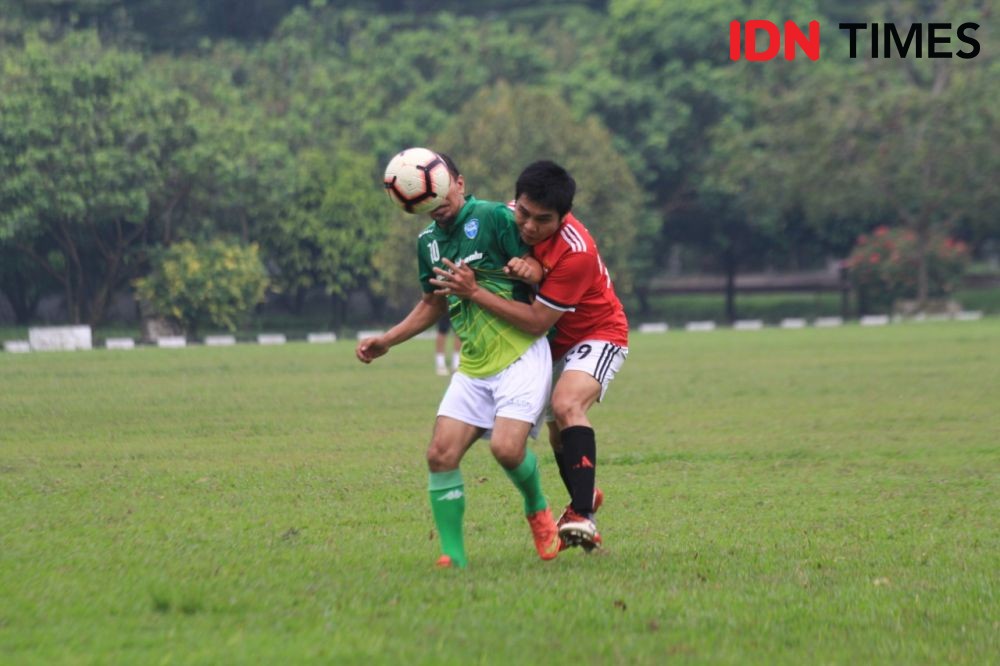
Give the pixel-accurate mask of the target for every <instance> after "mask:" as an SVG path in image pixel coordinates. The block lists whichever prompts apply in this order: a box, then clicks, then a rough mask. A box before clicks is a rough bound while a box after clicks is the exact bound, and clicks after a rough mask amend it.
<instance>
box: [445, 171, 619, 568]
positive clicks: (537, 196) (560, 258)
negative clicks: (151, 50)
mask: <svg viewBox="0 0 1000 666" xmlns="http://www.w3.org/2000/svg"><path fill="white" fill-rule="evenodd" d="M575 193H576V182H575V181H574V180H573V178H572V176H570V174H569V173H568V172H567V171H566V170H565V169H563V168H562V167H561V166H559V165H558V164H556V163H554V162H549V161H540V162H535V163H533V164H530V165H529V166H528V167H526V168H525V169H524V171H523V172H522V173H521V175H520V177H519V178H518V179H517V185H516V188H515V202H514V206H515V208H514V215H515V218H516V221H517V226H518V229H519V230H520V233H521V238H522V239H523V240H524V242H526V243H527V244H528V245H531V246H532V256H533V257H534V258H535V259H536V260H537V261H538V262H540V263H541V265H542V269H543V271H544V279H543V281H542V283H541V285H540V288H539V291H538V295H537V297H536V298H535V301H534V303H532V304H531V305H527V304H525V303H519V302H514V301H509V300H503V299H500V298H498V297H496V295H495V294H492V293H491V292H490V291H489V290H487V289H483V288H481V287H480V286H479V285H478V284H477V282H476V274H475V272H474V271H473V270H471V269H470V267H467V266H456V265H451V264H447V263H446V264H445V269H446V270H447V271H451V274H447V275H446V274H445V270H440V269H435V272H437V273H438V274H439V275H441V276H442V277H446V278H447V279H446V280H443V281H434V280H432V281H431V282H432V284H434V285H436V286H438V287H439V293H442V294H448V295H450V296H459V297H461V298H463V299H465V300H467V301H469V302H471V303H475V304H476V305H479V306H481V307H483V308H484V309H486V310H488V311H490V312H492V313H494V314H496V315H497V316H499V317H502V318H503V319H504V320H506V321H508V322H510V323H512V324H514V325H515V326H517V327H518V328H520V329H521V330H524V331H526V332H528V333H530V334H532V335H541V334H544V333H545V332H546V331H548V330H549V328H550V327H552V326H553V325H554V326H555V334H554V335H553V336H552V337H551V340H550V342H551V345H552V358H553V359H554V361H555V367H554V370H553V375H554V377H553V381H555V389H554V390H553V392H552V399H551V415H552V416H553V417H554V418H555V422H554V423H552V422H550V423H549V442H550V443H551V444H552V449H553V451H554V453H555V458H556V463H557V464H558V466H559V475H560V476H561V477H562V480H563V483H564V484H566V489H567V490H569V493H570V497H571V498H572V499H571V502H570V504H569V506H567V507H566V510H565V511H564V512H563V514H562V516H561V517H560V519H559V531H560V536H561V537H562V538H563V540H564V543H565V544H566V545H580V546H582V547H583V548H585V549H586V550H591V549H593V548H594V547H596V546H599V545H600V544H601V536H600V534H599V533H598V531H597V526H596V524H595V523H594V512H595V511H597V508H598V506H600V504H601V502H602V501H603V494H602V493H601V491H600V490H598V489H597V488H596V485H595V468H596V465H597V443H596V438H595V436H594V429H593V427H592V426H591V424H590V421H589V419H588V418H587V410H589V409H590V407H591V406H592V405H593V404H594V403H595V402H600V400H601V399H602V398H603V397H604V394H605V392H606V391H607V389H608V385H609V384H610V383H611V380H612V379H614V377H615V374H616V373H617V372H618V371H619V370H620V369H621V366H622V363H624V361H625V357H626V356H627V355H628V320H627V319H626V317H625V311H624V309H623V308H622V304H621V301H619V300H618V296H617V295H616V294H615V290H614V286H613V285H612V284H611V277H610V276H609V275H608V270H607V268H605V266H604V263H603V262H602V261H601V257H600V255H599V254H598V252H597V245H596V243H595V242H594V239H593V238H592V237H591V236H590V233H589V232H588V231H587V229H586V227H584V226H583V225H582V224H581V223H580V222H579V220H577V219H576V218H575V217H573V215H572V214H571V213H570V210H571V209H572V207H573V196H574V195H575ZM508 270H509V271H510V272H511V273H512V274H514V275H518V276H528V275H530V274H531V272H532V271H533V270H535V268H534V267H533V266H532V262H530V261H525V260H524V259H520V258H512V259H511V260H510V262H508Z"/></svg>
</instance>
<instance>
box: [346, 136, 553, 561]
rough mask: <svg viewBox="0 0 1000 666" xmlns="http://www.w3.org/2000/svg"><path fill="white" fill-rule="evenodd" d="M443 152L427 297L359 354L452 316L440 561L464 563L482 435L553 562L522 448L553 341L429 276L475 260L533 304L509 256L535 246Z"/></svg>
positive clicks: (443, 421) (492, 287) (441, 421)
mask: <svg viewBox="0 0 1000 666" xmlns="http://www.w3.org/2000/svg"><path fill="white" fill-rule="evenodd" d="M441 158H442V159H443V160H444V161H445V162H446V163H447V165H448V171H449V172H450V174H451V188H450V190H449V192H448V197H447V199H446V201H445V203H443V204H442V205H440V206H438V207H437V208H435V209H434V210H433V211H431V213H430V216H431V218H432V219H433V222H432V223H431V224H430V225H429V226H428V227H427V228H426V229H424V230H423V231H422V232H421V233H420V234H419V235H418V236H417V256H418V264H419V269H420V283H421V286H422V288H423V291H424V294H423V297H422V298H421V300H420V301H419V302H418V303H417V304H416V305H415V306H414V308H413V310H411V311H410V313H409V314H408V315H407V316H406V317H405V318H404V319H403V320H402V321H400V322H399V323H398V324H396V325H395V326H393V327H392V328H391V329H389V331H387V332H386V333H385V334H383V335H380V336H377V337H371V338H366V339H364V340H362V341H360V342H359V343H358V346H357V348H356V349H355V354H356V355H357V357H358V359H359V360H360V361H361V362H363V363H370V362H371V361H373V360H374V359H376V358H378V357H379V356H382V355H384V354H386V353H388V351H389V348H390V347H393V346H395V345H397V344H399V343H401V342H404V341H405V340H408V339H410V338H412V337H413V336H415V335H417V334H418V333H420V332H422V331H424V330H425V329H427V328H428V327H430V326H431V325H433V324H434V322H436V321H437V320H438V319H439V318H440V317H441V316H442V315H444V314H449V315H450V317H451V323H452V327H453V328H454V330H455V332H456V334H457V335H458V337H459V338H460V339H461V341H462V351H461V358H460V363H459V369H458V372H456V373H455V374H454V375H452V378H451V383H450V384H449V386H448V390H447V391H446V392H445V394H444V398H443V399H442V400H441V404H440V406H439V407H438V415H437V420H436V422H435V424H434V433H433V435H432V437H431V442H430V445H429V447H428V449H427V466H428V468H429V470H430V484H429V489H430V502H431V510H432V512H433V514H434V522H435V524H436V525H437V529H438V533H439V534H440V536H441V549H442V551H443V554H442V555H441V557H440V558H439V559H438V566H441V567H453V566H454V567H464V566H466V562H467V557H466V553H465V543H464V538H463V533H462V520H463V516H464V513H465V485H464V482H463V480H462V472H461V470H460V469H459V464H460V462H461V460H462V457H463V456H464V455H465V452H466V451H467V450H468V449H469V447H470V446H472V444H473V443H474V442H475V441H476V440H477V439H479V438H480V437H483V436H488V437H489V438H490V451H491V452H492V453H493V456H494V457H495V458H496V459H497V462H499V463H500V465H501V466H502V467H503V468H504V470H505V471H506V472H507V476H508V477H509V478H510V479H511V481H513V483H514V485H515V486H516V487H517V489H518V490H519V491H520V492H521V495H522V496H523V497H524V510H525V514H526V515H527V518H528V523H529V525H530V526H531V532H532V535H533V538H534V541H535V548H536V550H537V551H538V554H539V556H540V557H541V558H542V559H543V560H549V559H552V558H554V557H555V556H556V555H558V554H559V550H560V547H561V544H562V542H561V540H560V538H559V531H558V528H557V527H556V523H555V520H554V519H553V518H552V511H551V510H550V509H549V507H548V503H547V501H546V499H545V496H544V495H543V494H542V487H541V475H540V474H539V471H538V460H537V458H536V456H535V454H534V452H533V451H532V450H531V449H530V448H528V447H527V445H526V440H527V437H528V435H529V433H530V432H531V431H532V430H533V428H536V425H537V424H539V423H540V422H541V420H542V416H543V412H544V410H545V403H546V400H547V399H548V394H549V391H550V389H551V365H552V356H551V354H550V352H549V345H548V343H547V342H546V341H545V339H544V338H543V337H540V335H541V334H540V333H535V334H529V333H525V332H524V331H522V330H519V329H518V328H516V327H515V326H513V325H511V324H510V323H508V322H506V321H503V320H501V319H499V318H498V317H496V316H495V315H492V314H490V313H489V312H486V311H485V310H483V309H482V308H481V307H480V306H478V305H476V304H475V303H471V302H469V301H463V300H461V299H459V298H458V297H456V296H450V297H448V298H445V297H444V296H442V295H440V294H435V293H434V291H435V286H434V285H432V284H431V282H430V281H431V278H433V277H434V273H433V272H432V269H433V268H438V267H441V266H442V265H443V264H442V262H445V261H447V262H449V263H450V264H451V265H452V266H455V265H463V266H472V267H473V268H475V270H476V271H478V272H479V274H480V276H481V277H480V279H481V281H482V287H481V288H482V289H483V290H484V291H489V292H490V293H491V294H492V295H493V296H495V297H496V298H497V299H499V300H501V301H508V300H511V301H512V300H513V299H521V300H522V301H524V304H525V306H526V307H527V301H528V300H529V297H530V292H531V288H530V287H529V286H528V285H526V284H524V283H523V282H521V281H520V280H518V279H515V278H514V277H512V276H511V275H510V274H508V272H507V271H505V267H506V265H507V263H508V261H510V260H511V259H515V258H518V257H522V256H527V255H528V253H529V252H530V250H531V248H530V247H528V246H527V245H526V244H525V243H524V242H523V241H522V240H521V237H520V235H519V234H518V228H517V225H516V224H515V222H514V215H513V213H512V212H511V210H510V208H509V207H508V206H507V205H505V204H502V203H497V202H491V201H480V200H477V199H475V198H474V197H471V196H470V197H466V196H465V181H464V179H463V178H462V176H461V174H460V173H459V171H458V168H457V167H456V166H455V164H454V162H452V161H451V159H450V158H448V156H446V155H441ZM535 281H536V282H537V275H536V280H535Z"/></svg>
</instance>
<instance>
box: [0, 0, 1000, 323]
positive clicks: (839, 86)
mask: <svg viewBox="0 0 1000 666" xmlns="http://www.w3.org/2000/svg"><path fill="white" fill-rule="evenodd" d="M419 4H420V6H419V7H417V6H416V3H413V2H409V1H407V0H396V1H394V2H392V1H384V2H339V3H333V2H329V3H327V2H322V1H317V0H314V1H313V2H308V3H307V2H294V1H289V0H284V1H283V0H254V1H253V2H240V3H236V2H229V1H217V2H196V1H195V0H186V1H182V2H166V1H165V0H137V1H134V2H128V1H125V0H47V1H46V2H37V3H13V2H10V1H9V0H8V1H0V9H2V10H3V11H2V16H3V18H2V19H0V291H3V293H4V294H5V295H6V296H7V297H8V300H9V301H10V302H11V304H12V306H13V308H14V310H15V312H16V314H17V316H18V319H19V320H22V321H27V320H28V319H29V318H30V317H31V314H32V312H33V311H34V308H35V305H36V304H37V302H38V300H39V298H41V297H42V296H43V295H44V294H46V293H51V292H52V291H54V290H58V291H60V292H61V293H63V294H64V295H65V301H66V303H67V307H68V311H69V316H70V318H71V319H72V321H74V322H89V323H91V324H98V323H100V322H101V321H103V319H104V317H105V316H106V313H107V308H108V304H109V301H110V298H111V296H112V295H113V294H114V293H115V292H117V291H119V290H121V289H123V288H129V287H131V286H132V285H134V284H136V280H137V279H139V278H144V277H146V276H148V274H149V273H150V271H151V269H152V268H153V267H154V266H156V265H157V263H156V262H157V258H158V257H162V256H163V253H164V251H165V250H166V249H167V248H170V247H171V246H173V245H175V244H178V243H186V242H190V243H194V245H198V244H199V243H201V244H207V242H208V241H209V240H213V239H215V240H218V239H225V240H228V241H229V242H231V243H233V244H239V245H242V246H251V245H253V246H254V247H255V248H259V255H260V260H261V261H262V263H263V265H264V266H266V269H267V274H268V275H269V277H270V282H271V284H272V286H273V288H275V289H278V290H280V291H281V292H282V293H283V294H285V296H286V297H287V298H288V299H289V301H290V302H291V303H293V305H294V304H295V303H301V301H302V299H303V298H304V296H305V294H307V293H308V292H309V291H310V290H312V289H314V288H317V287H321V288H323V289H324V290H325V291H326V292H327V293H328V294H329V295H330V298H331V299H332V301H333V302H334V303H335V304H337V305H338V306H339V308H340V309H341V310H342V309H343V307H345V304H346V299H347V296H348V295H349V294H350V293H351V292H354V291H359V290H360V291H364V292H366V293H368V294H369V295H370V296H371V297H372V299H373V301H374V302H375V303H376V304H379V305H380V306H384V307H399V306H404V305H406V304H407V301H408V299H410V298H412V297H413V296H414V294H415V292H414V291H413V289H414V286H413V285H414V283H415V263H414V262H415V260H414V254H413V244H414V240H413V239H414V237H415V234H416V233H417V232H418V231H419V228H420V226H421V225H422V222H419V221H418V220H416V219H414V218H412V217H409V216H406V215H404V214H401V213H399V212H397V211H395V210H394V209H393V207H392V206H391V205H390V204H389V203H388V202H387V201H386V199H385V195H384V194H383V193H382V192H381V191H380V177H381V170H382V168H383V166H384V164H385V163H386V162H387V161H388V159H389V158H390V157H391V156H392V155H393V154H394V153H395V152H397V151H398V150H400V149H402V148H404V147H408V146H411V145H427V146H431V147H434V148H436V149H439V150H443V151H445V152H448V153H449V154H451V155H452V156H453V157H454V158H455V159H456V161H457V162H458V163H459V165H460V166H461V167H462V169H463V171H464V172H465V175H466V179H467V182H468V189H469V191H471V192H472V193H474V194H476V196H479V197H482V198H498V199H504V198H508V197H510V196H511V195H512V187H513V181H514V178H515V177H516V174H517V173H518V172H519V171H520V169H521V168H522V167H523V166H524V165H525V164H527V163H528V162H530V161H532V160H534V159H538V158H542V157H545V158H551V159H555V160H557V161H559V162H562V163H563V164H565V165H566V166H567V167H568V168H569V169H570V171H571V172H572V173H573V174H574V176H575V177H576V178H577V180H578V182H579V197H578V201H577V206H576V210H577V212H578V215H579V217H580V218H581V219H583V220H584V221H585V223H586V224H587V225H588V226H590V227H591V228H592V230H593V231H594V233H595V236H596V237H597V238H598V241H599V243H600V244H601V248H602V254H603V255H604V257H605V259H606V261H607V263H608V264H609V267H610V268H611V270H612V271H613V274H614V276H615V280H616V283H617V284H618V285H619V290H620V291H621V292H622V293H623V295H624V296H625V297H626V298H627V299H628V300H629V301H630V302H632V303H634V304H635V307H636V308H638V309H639V310H642V309H644V308H645V307H646V306H647V298H648V282H649V280H650V278H651V277H653V276H654V275H655V274H656V273H657V272H659V271H661V270H662V269H663V268H664V267H665V266H666V264H667V261H668V257H670V256H671V255H674V256H677V255H678V253H680V254H681V255H682V256H683V257H684V258H685V260H686V261H687V262H688V263H689V264H692V265H696V266H697V267H699V268H700V269H703V270H713V271H723V272H725V273H726V274H727V275H728V276H729V277H730V296H731V294H732V282H733V279H734V276H735V275H736V274H737V273H738V272H739V271H742V270H747V269H752V268H759V267H761V266H762V265H767V266H774V267H779V268H780V267H799V266H814V265H818V264H819V263H821V262H823V261H824V260H825V259H826V258H828V257H846V256H847V255H848V254H849V253H850V251H851V249H852V247H854V245H855V243H856V240H857V239H858V237H859V236H862V235H863V234H865V233H866V232H869V231H871V230H872V229H875V228H877V227H881V226H888V227H901V228H905V229H906V230H908V231H909V232H912V233H913V234H914V236H913V237H914V238H915V239H916V240H915V245H914V246H915V247H916V248H917V251H918V252H919V251H920V248H921V247H922V245H921V244H923V248H924V251H923V255H921V256H927V255H928V254H929V250H928V248H929V245H930V243H931V242H932V238H936V237H937V236H940V235H941V234H947V235H949V236H954V237H957V238H961V239H963V240H964V241H965V242H966V243H968V244H969V245H970V246H971V247H972V248H973V250H974V251H975V250H976V249H977V248H981V247H983V246H984V244H986V243H988V242H990V241H991V240H995V239H997V238H998V236H1000V190H998V188H1000V185H998V183H1000V179H998V178H997V174H998V173H1000V168H998V167H1000V165H998V160H1000V150H998V148H1000V141H998V138H1000V136H998V135H1000V130H998V122H997V121H998V110H997V108H996V105H995V104H994V103H993V97H995V94H996V90H998V85H997V84H998V82H1000V64H998V61H997V60H996V58H995V56H994V55H993V53H994V51H995V49H993V48H991V43H992V36H993V35H992V32H991V28H992V25H991V21H995V17H993V16H992V14H991V12H990V4H989V3H988V2H985V1H984V2H981V3H968V2H957V1H955V0H939V1H930V0H921V1H920V2H917V1H915V0H914V1H910V0H894V1H893V2H888V3H885V4H881V3H878V4H873V3H860V2H855V3H824V2H820V1H819V0H802V1H797V0H787V1H779V0H772V1H768V2H757V1H755V2H751V3H746V2H743V1H742V0H698V1H695V2H684V3H681V2H662V1H660V0H611V1H610V2H606V3H605V2H565V3H555V4H547V5H546V6H545V7H539V6H538V5H537V3H531V4H529V3H526V2H490V3H485V4H482V5H480V4H477V8H476V13H468V11H467V10H465V9H464V8H463V3H457V2H422V3H419ZM845 15H847V16H848V17H849V18H851V19H858V20H878V21H888V20H892V21H894V22H895V23H896V24H897V25H901V26H904V25H906V24H907V23H908V22H928V21H947V22H951V23H959V22H965V21H974V22H977V23H978V24H979V25H980V26H981V27H980V29H979V32H978V33H977V39H978V40H979V41H980V42H981V43H982V44H983V48H982V52H981V53H980V54H979V55H978V56H977V57H976V58H974V59H969V60H957V59H934V60H932V59H914V58H894V59H893V58H890V59H865V58H855V59H852V58H849V57H847V56H846V54H845V53H843V52H842V51H844V50H845V49H846V45H844V44H842V43H839V42H837V41H836V40H835V39H834V38H833V37H830V38H829V39H827V40H826V41H825V42H824V43H823V57H822V58H821V59H819V60H817V61H809V60H806V59H802V58H800V59H798V60H795V61H784V60H775V61H772V62H767V63H750V62H747V61H745V60H741V61H735V62H734V61H732V60H731V59H730V57H729V44H728V41H727V40H728V25H729V22H730V21H731V20H734V19H745V18H762V19H769V20H772V21H774V22H776V23H781V22H783V21H784V20H789V19H791V20H798V21H800V22H801V23H805V22H806V21H808V20H812V19H814V18H817V17H819V18H820V19H821V21H822V22H823V24H824V25H827V24H829V25H831V26H833V25H835V23H836V21H837V20H840V19H843V18H844V16H845ZM185 247H187V246H185ZM213 256H229V255H226V254H225V252H224V251H223V250H218V252H216V253H215V255H213ZM194 260H196V259H194ZM926 263H927V262H926V261H924V262H918V267H917V272H918V275H917V279H916V281H915V282H914V285H915V288H916V290H917V292H918V296H920V297H922V298H926V296H927V295H928V293H929V292H930V290H931V288H932V285H931V284H930V282H929V278H928V275H933V271H930V270H929V269H928V267H927V266H926ZM209 282H211V281H209ZM729 308H730V312H729V313H730V316H735V311H734V305H733V304H732V299H731V297H730V305H729ZM334 323H335V324H336V322H334Z"/></svg>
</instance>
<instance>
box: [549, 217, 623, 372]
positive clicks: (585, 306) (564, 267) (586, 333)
mask: <svg viewBox="0 0 1000 666" xmlns="http://www.w3.org/2000/svg"><path fill="white" fill-rule="evenodd" d="M531 254H532V256H534V257H535V259H537V260H538V261H539V262H540V263H541V264H542V268H543V269H545V278H544V279H543V280H542V284H541V286H540V287H539V290H538V296H537V298H538V299H539V300H540V301H541V302H542V303H544V304H545V305H547V306H548V307H550V308H553V309H555V310H561V311H562V312H563V313H565V314H563V315H562V316H561V317H559V321H557V322H556V332H555V335H554V336H553V337H552V338H551V339H550V343H551V345H552V358H553V359H554V360H556V361H558V360H559V359H561V358H562V356H563V355H564V354H565V353H566V352H567V351H569V349H570V347H572V346H573V345H575V344H576V343H578V342H582V341H583V340H602V341H604V342H610V343H612V344H615V345H620V346H622V347H627V346H628V319H626V318H625V310H624V308H622V304H621V301H619V300H618V296H617V295H615V288H614V286H613V285H612V284H611V276H610V275H609V274H608V269H607V268H606V267H605V266H604V262H603V261H601V255H600V254H598V253H597V243H595V242H594V239H593V238H592V237H591V236H590V232H589V231H587V228H586V227H585V226H583V224H581V223H580V221H579V220H577V219H576V218H575V217H573V215H572V214H569V215H567V216H566V219H565V221H564V222H563V223H562V225H561V226H560V227H559V230H558V231H556V233H554V234H552V236H551V237H550V238H548V239H546V240H544V241H542V242H541V243H539V244H538V245H535V246H534V247H533V248H532V249H531Z"/></svg>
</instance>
